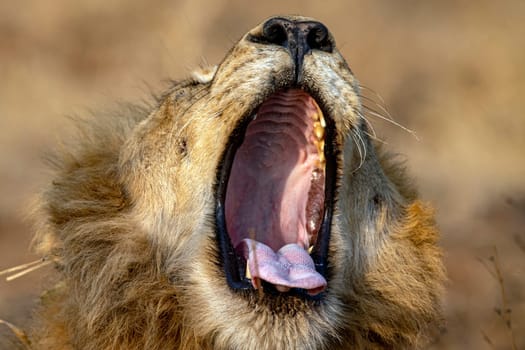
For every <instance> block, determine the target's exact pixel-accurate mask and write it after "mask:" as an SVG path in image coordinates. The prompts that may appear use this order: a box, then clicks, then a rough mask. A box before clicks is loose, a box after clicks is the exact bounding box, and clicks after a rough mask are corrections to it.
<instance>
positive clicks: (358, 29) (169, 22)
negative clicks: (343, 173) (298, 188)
mask: <svg viewBox="0 0 525 350" xmlns="http://www.w3.org/2000/svg"><path fill="white" fill-rule="evenodd" d="M288 13H292V14H302V15H306V16H311V17H315V18H317V19H319V20H321V21H322V22H323V23H325V24H326V25H327V26H328V27H329V28H330V29H331V31H332V33H333V34H334V35H335V38H336V40H337V43H338V46H339V48H340V50H341V51H342V53H343V54H344V56H345V57H346V58H347V60H348V62H349V64H350V66H351V67H352V70H353V71H354V73H355V74H356V75H357V77H358V79H359V80H360V81H361V83H362V84H363V85H364V86H366V87H367V88H369V89H371V90H372V91H374V92H371V93H370V92H369V93H368V94H369V95H372V96H374V98H375V100H376V101H380V100H381V98H382V99H383V100H384V102H382V103H383V104H384V105H385V106H386V107H387V109H388V111H389V112H390V114H391V115H392V116H393V117H394V119H395V120H396V121H397V122H399V123H401V124H402V125H404V126H406V127H407V128H409V129H411V130H415V132H416V133H417V136H418V137H417V138H415V137H414V136H412V135H411V134H410V133H408V132H406V131H404V130H402V129H401V128H399V127H397V126H395V125H393V124H391V123H387V122H384V121H381V119H380V118H374V117H373V116H370V117H369V118H370V120H371V121H372V122H373V124H374V126H375V129H376V132H377V134H378V137H379V138H381V139H382V140H383V141H384V142H385V143H387V147H388V148H389V149H391V150H393V151H395V152H399V153H401V154H403V155H404V156H403V157H404V158H406V163H407V166H408V167H409V168H410V171H411V173H412V174H413V175H414V177H416V178H417V181H418V183H419V185H420V189H421V195H422V197H423V198H424V199H425V200H427V201H430V202H433V203H434V204H435V206H436V208H437V218H438V222H439V226H440V227H441V230H442V246H443V248H444V252H445V263H446V266H447V269H448V274H449V282H448V285H447V296H446V301H445V313H446V322H447V323H446V329H444V330H443V331H442V335H441V337H440V339H438V340H436V342H435V343H434V344H432V345H431V346H430V348H431V349H511V348H512V341H513V340H512V338H514V342H515V344H516V348H519V349H524V348H525V160H524V153H525V96H524V93H525V2H524V1H522V0H515V1H513V0H506V1H489V0H478V1H466V0H463V1H461V0H459V1H450V0H427V1H417V0H398V1H395V2H394V1H388V0H371V1H348V0H339V1H322V2H321V1H310V0H302V1H295V0H293V1H286V2H285V1H282V0H280V1H274V0H266V1H259V2H256V3H252V2H247V1H241V0H213V1H211V0H210V1H205V0H186V1H182V0H181V1H179V0H171V1H164V0H156V1H150V0H126V1H124V0H114V1H107V0H89V1H88V0H83V1H74V2H73V1H68V0H49V1H39V0H24V1H2V2H0V270H2V269H5V268H8V267H12V266H15V265H18V264H22V263H26V262H30V261H32V260H34V259H36V258H38V257H36V256H34V255H33V254H31V252H30V250H29V248H28V247H29V243H30V240H31V228H30V224H29V222H28V220H26V218H25V216H26V215H27V208H28V203H30V200H31V198H32V196H34V194H35V193H36V192H38V191H39V189H40V188H41V187H42V186H44V185H45V184H46V183H48V182H49V181H50V176H49V173H48V172H46V169H45V166H44V165H43V162H42V160H41V159H42V156H43V154H44V153H45V151H46V150H47V149H49V148H50V147H52V145H53V144H55V143H56V142H57V140H58V139H59V138H60V136H61V135H62V134H64V133H66V132H67V129H68V123H69V120H68V118H67V117H68V116H71V115H83V114H86V113H88V112H89V111H90V110H93V109H95V110H96V109H104V108H108V107H111V106H112V105H114V103H115V102H118V101H136V100H138V99H144V98H147V97H148V95H149V94H150V91H153V92H160V91H162V88H164V87H166V86H167V84H166V81H167V79H177V78H183V77H186V76H188V74H189V73H190V71H191V70H192V69H193V68H195V67H198V66H202V65H207V64H216V63H218V62H220V60H221V58H222V57H223V55H224V54H225V53H226V52H227V50H228V49H229V48H230V47H231V46H232V45H233V44H234V43H235V41H236V40H237V39H238V38H240V37H241V36H242V35H243V34H244V33H245V32H246V31H247V30H249V29H251V28H252V27H254V26H255V25H256V24H257V23H259V22H260V21H262V20H264V19H265V18H266V17H268V16H270V15H274V14H288ZM375 93H377V94H378V95H379V96H381V98H379V97H378V96H375ZM368 104H369V105H370V107H374V105H373V104H371V103H368ZM374 108H375V107H374ZM496 266H497V269H496ZM496 270H497V271H496ZM45 272H46V270H45V269H41V270H38V271H36V272H34V273H31V274H29V275H26V276H24V277H21V278H19V279H16V280H14V281H11V282H6V281H5V280H4V279H3V278H2V280H0V319H3V320H7V321H10V322H12V323H14V324H16V325H19V326H22V327H23V326H24V325H25V324H27V320H28V318H29V317H30V312H31V309H32V308H33V307H34V305H35V304H36V301H37V298H38V295H39V294H40V292H41V291H42V283H43V277H44V275H45ZM498 274H499V276H501V277H502V282H499V280H498V278H497V277H498ZM502 287H504V288H503V289H504V295H505V298H504V299H505V302H503V301H502V300H503V298H502ZM507 309H508V310H507ZM509 317H510V318H511V319H512V323H511V326H512V330H513V332H512V333H511V332H510V330H509V327H508V322H507V321H508V319H509ZM14 344H15V340H14V339H13V338H12V337H11V335H10V332H9V331H7V329H6V328H5V327H3V325H1V324H0V349H4V348H5V349H10V348H12V347H13V346H14Z"/></svg>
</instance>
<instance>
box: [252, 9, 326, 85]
mask: <svg viewBox="0 0 525 350" xmlns="http://www.w3.org/2000/svg"><path fill="white" fill-rule="evenodd" d="M256 39H258V40H257V42H259V43H263V44H268V45H278V46H282V47H284V48H286V49H287V50H288V52H289V53H290V55H291V56H292V59H293V60H294V62H295V68H296V77H297V80H300V77H301V76H302V67H303V61H304V56H305V55H307V54H309V53H310V52H311V51H312V50H320V51H324V52H332V50H333V46H334V43H333V39H332V38H331V36H330V32H329V31H328V29H327V28H326V26H325V25H324V24H322V23H321V22H316V21H298V20H289V19H286V18H281V17H274V18H270V19H269V20H267V21H266V22H265V23H264V24H263V28H262V33H261V36H260V37H258V38H256Z"/></svg>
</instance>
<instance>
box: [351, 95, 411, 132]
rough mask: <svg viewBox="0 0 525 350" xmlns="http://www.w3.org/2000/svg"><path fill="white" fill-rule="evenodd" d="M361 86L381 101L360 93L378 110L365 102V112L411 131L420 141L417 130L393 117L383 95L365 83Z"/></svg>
mask: <svg viewBox="0 0 525 350" xmlns="http://www.w3.org/2000/svg"><path fill="white" fill-rule="evenodd" d="M360 88H361V89H362V90H364V91H368V92H370V93H372V95H373V97H374V98H376V99H378V100H379V102H378V101H377V100H376V99H374V98H372V97H369V96H366V95H363V94H360V96H359V97H360V98H361V100H362V101H364V102H370V103H372V104H373V105H374V106H376V107H377V108H378V109H379V111H378V110H376V109H374V108H373V107H371V106H369V105H367V104H366V103H363V109H364V110H365V112H366V113H367V114H369V115H371V116H374V117H377V118H379V119H382V120H384V121H386V122H388V123H391V124H393V125H395V126H397V127H399V128H400V129H401V130H403V131H405V132H407V133H409V134H410V135H412V136H413V137H414V138H415V139H416V140H417V141H420V138H419V136H417V134H416V132H415V131H414V130H412V129H409V128H407V127H406V126H404V125H402V124H401V123H399V122H397V121H395V120H394V118H393V117H392V114H391V113H390V112H389V111H388V109H387V108H386V107H385V105H386V103H385V100H384V99H383V98H382V97H381V95H380V94H378V93H376V92H375V91H374V90H372V89H370V88H368V87H366V86H364V85H360Z"/></svg>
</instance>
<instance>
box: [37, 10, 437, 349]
mask: <svg viewBox="0 0 525 350" xmlns="http://www.w3.org/2000/svg"><path fill="white" fill-rule="evenodd" d="M359 96H360V91H359V84H358V82H357V80H356V79H355V78H354V76H353V74H352V72H351V71H350V69H349V68H348V66H347V63H346V62H345V61H344V59H343V57H342V56H341V54H340V53H339V52H338V50H337V48H336V46H335V42H334V39H333V38H332V36H331V34H330V33H329V32H328V30H327V28H326V27H325V26H324V25H323V24H321V23H319V22H317V21H315V20H313V19H310V18H305V17H292V16H285V17H274V18H270V19H268V20H267V21H265V22H263V23H262V24H261V25H259V26H257V27H256V28H255V29H253V30H251V31H250V32H249V33H248V34H246V35H245V36H244V37H243V38H242V39H241V40H240V41H239V42H238V43H237V44H236V45H235V46H234V47H233V49H232V50H231V51H230V52H229V54H228V55H227V56H226V58H225V59H224V61H223V62H222V63H221V64H220V65H219V66H218V67H217V68H216V70H215V69H214V70H209V71H203V72H201V73H199V74H196V75H195V76H194V77H193V78H192V79H188V80H185V81H182V82H179V83H177V84H175V85H174V86H173V87H172V88H171V89H170V90H169V91H167V92H166V93H165V95H164V96H163V97H162V98H161V99H159V101H158V105H157V106H156V107H155V108H153V109H152V110H148V111H146V110H143V109H140V108H136V107H134V108H129V110H126V111H125V113H123V114H124V115H123V116H122V117H120V118H117V117H111V118H103V119H101V118H95V120H93V122H92V123H91V124H90V126H89V127H87V126H86V125H85V124H86V123H83V126H84V128H83V130H82V134H81V137H79V138H78V139H77V142H76V143H75V144H74V145H70V146H67V147H65V149H64V150H63V151H62V152H60V155H59V156H58V157H57V158H56V159H55V161H54V164H55V166H56V178H55V180H54V181H53V183H52V184H51V185H50V186H49V188H48V189H47V190H46V191H45V192H44V193H43V195H42V196H41V199H40V201H39V205H38V208H37V210H36V213H37V217H38V219H37V224H38V225H37V226H38V232H37V235H36V244H37V248H38V250H39V252H41V253H42V254H43V255H44V256H45V258H46V259H49V260H52V261H54V262H55V263H56V268H57V271H58V276H59V281H58V283H57V284H56V286H55V287H54V288H52V289H51V290H50V291H49V292H47V293H46V294H45V295H44V296H43V298H42V308H41V310H40V312H39V315H40V316H39V317H38V318H39V322H38V327H36V328H37V330H36V331H35V334H34V342H35V345H36V346H37V347H38V348H43V349H84V350H88V349H93V350H100V349H374V348H387V349H393V348H395V349H399V348H412V347H419V346H421V345H423V344H425V341H426V340H427V339H428V338H429V334H430V333H431V332H432V331H435V329H436V328H437V327H438V325H439V322H440V320H441V317H440V294H441V291H442V282H443V279H444V273H443V267H442V262H441V253H440V249H439V248H438V247H437V243H436V242H437V239H438V233H437V230H436V228H435V225H434V221H433V217H432V211H431V209H430V208H428V207H427V206H425V205H423V204H422V203H421V202H419V201H418V200H417V199H416V192H415V190H414V189H413V187H412V186H411V184H410V181H409V180H408V179H407V177H406V175H405V173H404V172H403V170H402V169H401V167H400V166H398V165H397V164H395V162H393V161H392V160H391V159H390V158H391V157H389V156H388V155H386V154H385V153H383V152H382V151H381V150H379V149H378V148H377V147H376V146H374V144H373V142H372V141H371V140H370V138H369V136H368V127H367V123H366V120H365V118H364V117H363V112H362V108H361V101H360V97H359Z"/></svg>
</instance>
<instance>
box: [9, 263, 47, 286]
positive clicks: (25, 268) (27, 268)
mask: <svg viewBox="0 0 525 350" xmlns="http://www.w3.org/2000/svg"><path fill="white" fill-rule="evenodd" d="M50 263H51V260H47V259H45V258H43V259H38V260H36V261H32V262H30V263H27V264H22V265H18V266H15V267H11V268H9V269H6V270H3V271H0V276H1V275H6V274H8V273H13V272H16V271H20V270H22V271H20V272H18V273H15V274H14V275H11V276H7V277H6V281H8V282H9V281H12V280H14V279H16V278H19V277H22V276H24V275H25V274H28V273H30V272H31V271H34V270H38V269H39V268H41V267H44V266H46V265H49V264H50Z"/></svg>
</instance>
